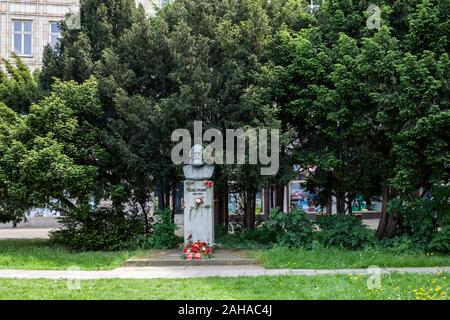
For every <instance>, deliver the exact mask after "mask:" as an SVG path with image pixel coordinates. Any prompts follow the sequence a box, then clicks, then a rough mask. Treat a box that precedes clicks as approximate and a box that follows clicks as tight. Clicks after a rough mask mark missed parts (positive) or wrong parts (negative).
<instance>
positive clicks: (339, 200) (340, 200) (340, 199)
mask: <svg viewBox="0 0 450 320" xmlns="http://www.w3.org/2000/svg"><path fill="white" fill-rule="evenodd" d="M336 213H337V214H344V213H345V195H344V193H342V192H336Z"/></svg>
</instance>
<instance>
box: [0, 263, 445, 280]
mask: <svg viewBox="0 0 450 320" xmlns="http://www.w3.org/2000/svg"><path fill="white" fill-rule="evenodd" d="M379 272H380V273H391V272H398V273H430V274H434V273H440V272H446V273H450V267H438V268H387V269H382V270H381V269H380V270H379ZM336 274H361V275H368V274H373V271H372V272H370V271H368V269H338V270H313V269H309V270H308V269H305V270H290V269H265V268H263V267H260V266H208V267H204V266H199V267H140V268H118V269H115V270H111V271H78V270H6V269H5V270H1V269H0V278H14V279H81V280H94V279H158V278H159V279H182V278H198V277H239V276H247V277H250V276H275V275H304V276H315V275H336Z"/></svg>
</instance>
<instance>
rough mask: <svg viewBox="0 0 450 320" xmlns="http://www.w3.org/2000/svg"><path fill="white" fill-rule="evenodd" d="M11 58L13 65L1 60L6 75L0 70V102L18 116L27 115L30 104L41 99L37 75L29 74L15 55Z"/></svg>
mask: <svg viewBox="0 0 450 320" xmlns="http://www.w3.org/2000/svg"><path fill="white" fill-rule="evenodd" d="M12 57H13V59H14V64H12V63H11V62H9V61H8V60H6V59H2V62H3V63H4V64H5V67H6V74H5V73H4V72H3V71H2V70H1V69H0V102H3V103H4V104H6V105H7V106H8V107H10V108H11V109H13V110H14V111H16V112H17V113H19V114H20V113H28V110H29V108H30V106H31V104H32V103H35V102H37V101H38V100H39V99H40V98H41V97H42V92H41V90H40V86H39V81H38V74H37V73H35V74H31V72H30V70H29V69H28V67H27V66H26V65H25V64H24V63H23V61H22V59H20V57H19V56H17V55H16V54H14V53H13V54H12Z"/></svg>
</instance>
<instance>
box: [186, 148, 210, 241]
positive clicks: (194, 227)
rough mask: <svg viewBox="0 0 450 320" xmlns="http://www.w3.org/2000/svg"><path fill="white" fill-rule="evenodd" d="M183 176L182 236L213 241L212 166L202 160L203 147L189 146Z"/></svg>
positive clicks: (193, 239) (194, 239)
mask: <svg viewBox="0 0 450 320" xmlns="http://www.w3.org/2000/svg"><path fill="white" fill-rule="evenodd" d="M189 157H190V161H189V165H186V166H184V167H183V172H184V176H185V178H186V180H185V182H184V239H185V240H188V239H190V240H192V241H206V242H208V243H214V205H213V204H214V183H213V182H212V181H210V180H209V179H210V178H211V177H212V175H213V173H214V166H213V165H208V164H205V163H204V161H203V147H202V146H201V145H199V144H196V145H194V146H193V147H192V149H191V151H190V154H189Z"/></svg>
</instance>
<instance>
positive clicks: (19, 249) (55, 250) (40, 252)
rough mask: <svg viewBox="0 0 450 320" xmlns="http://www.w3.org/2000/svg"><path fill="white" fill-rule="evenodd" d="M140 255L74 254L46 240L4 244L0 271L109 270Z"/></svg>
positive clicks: (0, 258)
mask: <svg viewBox="0 0 450 320" xmlns="http://www.w3.org/2000/svg"><path fill="white" fill-rule="evenodd" d="M136 254H137V253H136V252H126V251H119V252H71V251H69V250H68V249H66V248H64V247H61V246H58V245H52V244H50V243H49V242H48V241H43V240H1V241H0V269H35V270H45V269H47V270H55V269H66V268H69V267H71V266H78V267H79V268H81V269H83V270H100V269H103V270H105V269H106V270H107V269H114V268H116V267H118V266H120V265H121V264H122V263H123V262H124V261H125V260H126V259H128V258H129V257H131V256H132V255H136Z"/></svg>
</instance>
